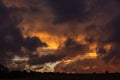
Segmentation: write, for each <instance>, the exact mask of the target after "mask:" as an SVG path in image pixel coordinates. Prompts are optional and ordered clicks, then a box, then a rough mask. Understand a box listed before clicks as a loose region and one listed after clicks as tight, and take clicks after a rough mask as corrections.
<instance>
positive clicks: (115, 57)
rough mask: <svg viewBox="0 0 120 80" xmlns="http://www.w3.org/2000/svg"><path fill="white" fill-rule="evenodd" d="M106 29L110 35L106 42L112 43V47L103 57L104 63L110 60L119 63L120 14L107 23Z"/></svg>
mask: <svg viewBox="0 0 120 80" xmlns="http://www.w3.org/2000/svg"><path fill="white" fill-rule="evenodd" d="M107 30H109V32H110V36H109V38H108V40H107V42H108V43H112V48H111V50H110V52H109V54H108V55H107V56H105V57H104V59H105V61H106V63H107V62H109V61H111V60H112V61H111V63H113V64H120V63H119V57H120V49H119V47H120V46H119V45H120V36H119V34H120V31H119V30H120V15H119V16H117V17H115V18H114V19H113V20H112V21H111V22H110V23H108V25H107Z"/></svg>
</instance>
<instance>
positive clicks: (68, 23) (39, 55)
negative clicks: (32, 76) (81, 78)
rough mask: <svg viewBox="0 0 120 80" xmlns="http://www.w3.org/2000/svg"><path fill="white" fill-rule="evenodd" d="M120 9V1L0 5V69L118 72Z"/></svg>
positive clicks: (18, 0) (7, 1)
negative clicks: (3, 67)
mask: <svg viewBox="0 0 120 80" xmlns="http://www.w3.org/2000/svg"><path fill="white" fill-rule="evenodd" d="M119 9H120V1H119V0H0V64H2V65H4V66H6V67H8V68H9V69H11V70H12V69H17V64H18V63H20V64H21V69H26V70H28V69H29V70H33V71H38V72H65V73H93V72H98V73H101V72H105V71H109V72H120V36H119V34H120V31H119V30H120V10H119Z"/></svg>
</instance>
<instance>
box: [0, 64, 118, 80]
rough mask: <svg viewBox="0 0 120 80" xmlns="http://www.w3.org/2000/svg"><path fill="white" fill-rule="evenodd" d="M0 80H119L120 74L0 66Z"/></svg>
mask: <svg viewBox="0 0 120 80" xmlns="http://www.w3.org/2000/svg"><path fill="white" fill-rule="evenodd" d="M0 80H120V73H109V72H108V71H106V73H104V74H100V73H99V74H97V73H93V74H72V73H69V74H67V73H39V72H33V71H30V72H27V71H9V70H8V69H7V68H6V67H4V66H2V65H0Z"/></svg>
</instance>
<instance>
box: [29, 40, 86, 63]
mask: <svg viewBox="0 0 120 80" xmlns="http://www.w3.org/2000/svg"><path fill="white" fill-rule="evenodd" d="M87 50H88V46H87V45H82V44H80V43H78V42H77V41H75V40H73V39H71V38H68V39H67V40H66V41H65V44H64V47H60V48H59V49H58V50H57V51H56V52H55V54H48V55H44V56H41V57H39V56H38V55H32V56H31V58H30V61H29V63H30V64H34V65H36V64H44V63H49V62H56V61H59V60H63V59H67V58H71V57H75V56H77V55H84V54H85V53H86V52H87Z"/></svg>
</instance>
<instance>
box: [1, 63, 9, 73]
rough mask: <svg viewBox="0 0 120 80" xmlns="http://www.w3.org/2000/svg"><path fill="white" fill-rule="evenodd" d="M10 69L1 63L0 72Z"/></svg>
mask: <svg viewBox="0 0 120 80" xmlns="http://www.w3.org/2000/svg"><path fill="white" fill-rule="evenodd" d="M8 71H9V69H8V68H7V67H5V66H3V65H1V64H0V72H8Z"/></svg>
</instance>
